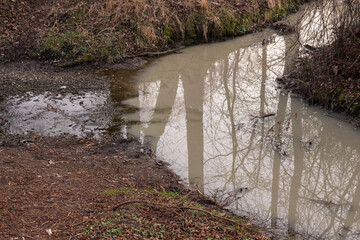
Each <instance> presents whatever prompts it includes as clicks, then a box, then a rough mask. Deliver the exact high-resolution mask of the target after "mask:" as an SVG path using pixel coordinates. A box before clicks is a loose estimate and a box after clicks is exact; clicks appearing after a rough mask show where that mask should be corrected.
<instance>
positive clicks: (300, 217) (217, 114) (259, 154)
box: [122, 14, 360, 239]
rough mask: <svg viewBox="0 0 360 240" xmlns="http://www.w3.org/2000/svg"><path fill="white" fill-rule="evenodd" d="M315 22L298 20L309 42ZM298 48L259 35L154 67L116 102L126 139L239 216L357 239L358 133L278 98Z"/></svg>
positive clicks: (306, 233)
mask: <svg viewBox="0 0 360 240" xmlns="http://www.w3.org/2000/svg"><path fill="white" fill-rule="evenodd" d="M314 18H316V14H314V15H312V16H311V17H305V18H304V19H302V21H303V23H304V24H303V26H306V27H307V28H306V33H307V34H310V33H311V30H313V31H315V30H316V31H319V28H320V27H319V26H321V25H319V26H314V25H311V24H310V23H309V19H312V20H313V19H314ZM302 31H305V30H304V29H303V30H302ZM307 34H305V35H301V33H300V35H301V36H302V37H301V40H302V43H308V44H312V45H316V44H315V42H314V40H313V39H311V36H310V35H307ZM264 39H266V40H265V41H263V40H264ZM295 39H296V36H295V35H294V34H287V35H283V36H281V35H276V34H274V32H271V31H264V32H262V33H257V34H252V35H248V36H245V37H241V38H238V39H235V40H232V41H227V42H225V43H219V44H211V45H202V46H197V47H191V48H187V49H186V50H184V51H183V52H182V53H181V54H175V55H171V56H167V57H163V58H161V59H159V60H157V61H155V62H154V63H152V64H151V65H150V66H149V67H147V68H146V69H144V70H142V71H141V72H140V73H138V74H137V79H138V86H137V89H138V97H136V98H131V99H128V100H126V101H123V102H122V103H123V104H127V105H129V106H132V107H136V108H139V111H138V112H136V113H135V114H127V115H126V117H127V119H128V120H129V121H134V122H140V123H137V124H133V125H128V127H127V131H128V133H131V134H132V135H135V136H137V137H138V138H139V139H141V141H143V142H150V144H152V145H153V147H154V148H155V149H156V154H157V156H158V157H159V158H161V159H163V160H164V161H167V162H169V163H170V165H171V167H172V168H173V169H174V170H175V172H176V173H178V174H179V175H181V176H182V177H183V178H184V179H186V180H187V181H188V182H189V183H191V184H193V185H197V186H199V187H200V188H202V189H203V190H204V191H205V192H206V193H207V194H209V195H212V196H213V197H214V198H216V199H217V200H218V201H222V202H226V201H228V202H231V205H230V206H229V207H230V209H232V210H234V211H236V212H237V213H239V214H244V215H248V216H256V218H258V219H260V220H262V221H263V222H264V224H265V225H267V226H269V227H280V228H281V229H284V230H285V231H289V232H293V231H296V232H299V233H301V234H302V235H301V236H300V237H298V238H300V239H302V238H311V237H314V238H325V239H345V238H347V239H358V238H360V235H359V234H358V233H359V230H360V214H359V201H360V171H359V170H360V146H359V142H360V132H359V131H358V130H354V128H353V127H352V126H351V125H349V124H347V123H345V122H342V121H341V120H340V119H338V118H337V116H336V115H333V114H331V115H329V114H328V113H327V112H326V111H323V110H321V109H319V108H314V107H309V106H307V105H306V104H304V103H303V102H302V101H301V100H299V99H296V98H292V97H290V96H288V95H285V94H282V93H281V91H280V90H279V89H277V84H276V82H275V81H274V80H275V78H276V77H277V76H281V75H283V74H286V73H288V72H289V71H290V70H291V69H292V67H293V64H294V62H295V61H296V55H295V56H294V55H292V54H298V52H299V51H301V47H300V44H299V43H298V42H296V41H295ZM322 40H323V42H322V43H324V42H325V43H326V42H328V41H330V40H331V35H328V37H327V38H322ZM264 42H265V43H266V44H264ZM317 44H321V43H317ZM291 52H292V54H290V53H291ZM285 53H287V54H285ZM285 55H286V56H287V57H285ZM292 56H293V57H292ZM269 114H270V116H268V117H265V118H262V117H263V116H266V115H269ZM229 200H230V201H229Z"/></svg>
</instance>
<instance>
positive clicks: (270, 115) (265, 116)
mask: <svg viewBox="0 0 360 240" xmlns="http://www.w3.org/2000/svg"><path fill="white" fill-rule="evenodd" d="M275 115H276V114H275V113H269V114H265V115H262V116H254V115H251V117H252V118H253V119H255V118H262V119H264V118H267V117H272V116H275Z"/></svg>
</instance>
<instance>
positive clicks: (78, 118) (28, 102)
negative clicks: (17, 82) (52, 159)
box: [0, 92, 111, 137]
mask: <svg viewBox="0 0 360 240" xmlns="http://www.w3.org/2000/svg"><path fill="white" fill-rule="evenodd" d="M108 96H109V92H86V93H82V94H78V95H74V94H70V93H69V94H65V95H62V94H53V93H50V92H45V93H44V94H39V95H34V94H32V93H31V92H29V93H28V94H27V95H26V96H12V97H9V98H7V99H6V100H4V101H3V102H0V109H1V111H0V117H1V124H0V125H1V132H4V133H11V134H29V133H33V134H37V135H44V136H56V135H61V134H69V135H75V136H86V135H92V136H95V137H98V135H99V134H100V133H101V132H104V130H105V129H106V127H107V125H108V122H109V121H110V120H111V118H109V115H108V114H107V111H106V107H107V105H108V104H107V101H108Z"/></svg>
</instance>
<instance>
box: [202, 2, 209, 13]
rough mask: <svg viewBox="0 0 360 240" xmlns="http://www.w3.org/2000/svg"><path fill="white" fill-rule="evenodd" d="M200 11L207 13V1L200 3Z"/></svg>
mask: <svg viewBox="0 0 360 240" xmlns="http://www.w3.org/2000/svg"><path fill="white" fill-rule="evenodd" d="M200 9H202V10H204V11H209V4H208V2H207V0H201V1H200Z"/></svg>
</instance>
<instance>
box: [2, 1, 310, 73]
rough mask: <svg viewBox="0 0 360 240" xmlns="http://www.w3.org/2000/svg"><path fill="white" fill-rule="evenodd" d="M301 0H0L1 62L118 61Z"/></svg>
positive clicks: (279, 13)
mask: <svg viewBox="0 0 360 240" xmlns="http://www.w3.org/2000/svg"><path fill="white" fill-rule="evenodd" d="M301 2H303V1H301V0H279V1H278V0H276V1H273V0H256V1H244V0H236V1H224V0H201V1H200V0H199V1H195V0H191V1H184V0H179V1H165V0H156V1H139V0H133V1H123V0H116V1H113V0H108V1H97V0H94V1H68V0H61V1H43V0H33V1H21V0H5V1H2V2H1V3H0V23H1V25H0V33H1V35H0V60H2V61H11V60H14V59H15V60H16V59H19V58H29V57H30V58H35V59H39V58H40V59H43V60H51V61H53V62H55V63H59V61H60V62H61V63H64V62H66V63H67V66H70V65H76V64H81V63H85V62H99V61H108V62H111V63H113V62H119V61H122V60H123V59H125V58H129V57H130V58H131V57H134V56H154V55H155V56H158V55H159V53H160V54H161V53H163V52H165V53H166V52H169V50H171V49H176V48H178V47H179V46H183V45H190V44H196V43H200V42H212V41H216V40H222V39H226V38H229V37H234V36H239V35H243V34H245V33H249V32H253V31H256V29H258V28H261V27H264V26H265V25H266V24H267V23H269V22H274V21H277V20H279V19H281V18H282V17H284V16H285V15H286V14H288V13H290V12H293V11H296V9H297V8H298V6H299V4H300V3H301Z"/></svg>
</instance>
